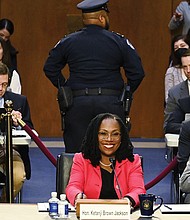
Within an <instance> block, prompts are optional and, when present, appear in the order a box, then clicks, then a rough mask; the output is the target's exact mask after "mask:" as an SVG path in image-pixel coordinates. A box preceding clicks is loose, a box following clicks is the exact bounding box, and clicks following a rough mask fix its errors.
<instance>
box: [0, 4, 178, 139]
mask: <svg viewBox="0 0 190 220" xmlns="http://www.w3.org/2000/svg"><path fill="white" fill-rule="evenodd" d="M78 2H80V0H58V1H55V0H14V1H13V0H0V17H1V18H4V17H6V18H9V19H11V20H12V21H13V22H14V25H15V33H14V35H13V36H12V38H11V41H12V43H13V45H14V46H15V47H16V48H17V49H18V50H19V54H18V69H19V72H20V75H21V79H22V86H23V87H22V88H23V94H24V95H26V96H27V97H28V101H29V104H30V108H31V114H32V120H33V122H34V125H35V129H36V131H37V132H38V133H39V135H40V136H41V137H61V136H62V131H61V125H60V114H59V110H58V104H57V101H56V93H57V90H56V88H55V87H53V85H52V84H51V83H50V82H49V80H48V79H47V78H46V77H45V75H44V73H43V65H44V62H45V60H46V58H47V56H48V52H49V50H50V49H51V48H52V47H53V46H54V45H55V44H56V43H57V42H58V40H59V39H61V38H62V37H63V36H64V35H65V34H66V33H68V32H70V31H73V30H75V29H76V28H77V29H78V28H79V27H80V22H81V20H80V15H81V12H80V11H79V10H77V9H76V4H77V3H78ZM179 2H180V1H179V0H159V1H153V0H110V2H109V9H110V22H111V25H110V30H113V31H115V32H120V33H122V34H124V35H125V36H126V37H127V38H128V39H129V40H130V41H131V42H132V44H133V45H134V46H135V48H136V49H137V51H138V53H139V55H140V56H141V59H142V63H143V66H144V69H145V72H146V77H145V78H144V80H143V82H142V84H141V85H140V87H139V89H138V90H137V92H136V93H135V95H134V100H133V105H132V108H131V121H132V130H131V133H130V135H131V137H145V138H160V137H163V129H162V125H163V111H164V75H165V71H166V68H167V66H168V61H169V54H170V41H171V34H170V32H169V30H168V22H169V20H170V18H171V16H172V13H173V11H174V10H175V7H176V6H177V5H178V3H179ZM63 73H64V74H65V75H67V76H68V74H69V73H68V68H65V69H64V71H63Z"/></svg>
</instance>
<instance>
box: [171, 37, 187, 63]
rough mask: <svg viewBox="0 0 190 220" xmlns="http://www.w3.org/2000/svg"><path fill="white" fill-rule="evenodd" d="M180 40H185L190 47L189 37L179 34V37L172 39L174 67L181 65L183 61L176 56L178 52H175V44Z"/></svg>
mask: <svg viewBox="0 0 190 220" xmlns="http://www.w3.org/2000/svg"><path fill="white" fill-rule="evenodd" d="M179 40H183V41H184V42H185V43H186V44H188V45H189V47H190V42H189V35H181V34H178V35H175V36H174V37H173V38H172V41H171V58H172V61H173V62H172V66H176V65H180V64H181V62H180V61H181V60H180V58H179V57H177V56H176V51H175V50H174V44H175V42H177V41H179Z"/></svg>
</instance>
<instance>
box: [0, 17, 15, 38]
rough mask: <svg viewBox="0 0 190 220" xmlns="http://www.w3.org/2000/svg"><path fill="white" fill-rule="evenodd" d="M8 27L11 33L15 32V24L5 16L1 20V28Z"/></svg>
mask: <svg viewBox="0 0 190 220" xmlns="http://www.w3.org/2000/svg"><path fill="white" fill-rule="evenodd" d="M4 28H5V29H6V30H7V31H8V32H9V34H10V35H12V34H13V33H14V24H13V22H12V21H11V20H9V19H7V18H3V19H1V20H0V30H2V29H4Z"/></svg>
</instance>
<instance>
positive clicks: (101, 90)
mask: <svg viewBox="0 0 190 220" xmlns="http://www.w3.org/2000/svg"><path fill="white" fill-rule="evenodd" d="M120 94H121V91H119V90H114V89H105V88H86V89H80V90H73V96H88V95H110V96H119V95H120Z"/></svg>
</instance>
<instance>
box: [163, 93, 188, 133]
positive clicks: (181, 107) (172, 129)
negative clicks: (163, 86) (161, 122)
mask: <svg viewBox="0 0 190 220" xmlns="http://www.w3.org/2000/svg"><path fill="white" fill-rule="evenodd" d="M178 102H179V103H178V104H177V105H176V108H175V110H174V112H173V113H172V114H171V115H170V117H169V120H168V123H167V126H166V133H172V134H179V133H180V129H181V124H182V122H183V121H184V120H185V114H186V113H190V96H188V97H185V98H182V99H179V100H178Z"/></svg>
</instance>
